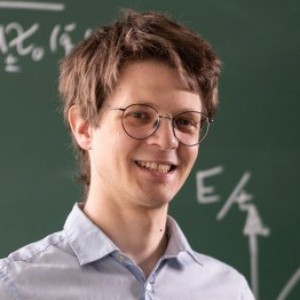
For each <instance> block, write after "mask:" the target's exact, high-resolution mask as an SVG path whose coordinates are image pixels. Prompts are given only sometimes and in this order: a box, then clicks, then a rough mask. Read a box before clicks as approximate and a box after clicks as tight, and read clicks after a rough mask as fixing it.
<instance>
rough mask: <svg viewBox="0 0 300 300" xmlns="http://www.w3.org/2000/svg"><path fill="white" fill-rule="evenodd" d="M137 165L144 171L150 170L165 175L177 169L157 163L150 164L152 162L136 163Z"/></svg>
mask: <svg viewBox="0 0 300 300" xmlns="http://www.w3.org/2000/svg"><path fill="white" fill-rule="evenodd" d="M136 164H137V165H138V166H139V167H142V168H144V169H148V170H151V171H155V172H159V173H164V174H165V173H169V172H170V171H172V170H173V169H175V166H174V165H169V164H162V163H155V162H150V161H136Z"/></svg>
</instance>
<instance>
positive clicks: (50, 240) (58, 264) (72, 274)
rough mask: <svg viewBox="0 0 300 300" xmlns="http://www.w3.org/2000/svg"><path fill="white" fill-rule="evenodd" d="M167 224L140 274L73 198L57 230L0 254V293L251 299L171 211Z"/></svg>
mask: <svg viewBox="0 0 300 300" xmlns="http://www.w3.org/2000/svg"><path fill="white" fill-rule="evenodd" d="M167 228H168V229H167V232H168V239H169V241H168V246H167V249H166V252H165V254H164V256H163V257H161V259H160V260H159V261H158V262H157V264H156V266H155V267H154V268H153V270H152V273H151V274H150V276H149V277H148V278H145V276H144V274H143V272H142V270H141V269H140V268H139V267H138V266H137V265H136V264H135V263H134V261H133V260H132V259H130V258H129V257H128V256H126V254H124V253H122V252H121V251H120V250H119V249H118V248H117V247H116V246H115V245H114V243H113V242H112V241H111V240H110V239H109V238H108V237H107V236H106V235H105V234H104V233H103V232H102V231H101V230H100V229H99V228H98V227H97V226H95V225H94V224H93V223H92V222H91V221H90V220H89V219H88V218H87V217H86V215H85V214H84V213H83V212H82V210H81V209H80V207H79V205H77V204H76V205H75V206H74V207H73V210H72V212H71V213H70V215H69V217H68V219H67V221H66V223H65V226H64V229H63V230H62V231H60V232H57V233H54V234H52V235H49V236H48V237H46V238H45V239H43V240H41V241H39V242H36V243H33V244H30V245H27V246H25V247H23V248H21V249H19V250H18V251H16V252H14V253H12V254H10V255H9V256H8V257H7V258H5V259H3V260H0V299H1V300H11V299H15V300H25V299H30V300H34V299H39V300H48V299H49V300H50V299H51V300H60V299H68V300H76V299H80V300H94V299H95V300H96V299H97V300H98V299H101V300H102V299H105V300H106V299H107V300H109V299H112V300H117V299H122V300H124V299H126V300H130V299H140V300H141V299H145V300H146V299H147V300H148V299H149V300H150V299H153V300H154V299H155V300H156V299H157V300H158V299H160V300H164V299H172V300H176V299H178V300H183V299H184V300H185V299H187V300H193V299H197V300H198V299H203V300H222V299H226V300H242V299H243V300H253V299H254V297H253V295H252V293H251V291H250V289H249V287H248V284H247V282H246V280H245V278H244V277H243V276H242V275H241V274H239V273H238V272H237V271H236V270H234V269H233V268H231V267H229V266H227V265H225V264H224V263H221V262H219V261H218V260H215V259H213V258H211V257H208V256H206V255H203V254H199V253H196V252H195V251H193V250H192V249H191V247H190V246H189V244H188V242H187V240H186V238H185V237H184V235H183V233H182V231H181V230H180V228H179V227H178V225H177V224H176V222H175V221H174V220H173V219H172V218H171V217H168V221H167Z"/></svg>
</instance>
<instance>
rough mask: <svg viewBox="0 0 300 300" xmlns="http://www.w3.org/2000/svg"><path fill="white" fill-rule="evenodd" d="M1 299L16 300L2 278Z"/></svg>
mask: <svg viewBox="0 0 300 300" xmlns="http://www.w3.org/2000/svg"><path fill="white" fill-rule="evenodd" d="M0 299H1V300H15V298H14V297H13V296H12V295H11V294H10V293H9V291H8V289H7V286H6V285H5V284H4V282H3V281H2V279H1V278H0Z"/></svg>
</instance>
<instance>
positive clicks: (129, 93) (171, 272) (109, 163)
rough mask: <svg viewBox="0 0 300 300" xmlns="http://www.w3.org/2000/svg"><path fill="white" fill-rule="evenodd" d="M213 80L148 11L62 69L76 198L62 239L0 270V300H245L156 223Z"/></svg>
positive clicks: (177, 233)
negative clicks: (77, 175)
mask: <svg viewBox="0 0 300 300" xmlns="http://www.w3.org/2000/svg"><path fill="white" fill-rule="evenodd" d="M219 73H220V61H219V59H218V58H217V57H216V55H215V54H214V52H213V50H212V49H211V47H210V46H209V45H208V43H207V42H205V41H204V40H203V39H202V38H200V37H199V36H198V35H196V34H195V33H193V32H191V31H190V30H188V29H187V28H185V27H183V26H181V25H179V24H176V23H174V22H173V21H171V20H170V19H168V18H167V17H165V16H163V15H159V14H155V13H144V14H140V13H136V12H127V14H126V16H125V18H124V20H121V21H118V22H116V23H114V24H112V25H111V26H108V27H102V28H100V29H99V30H98V31H96V32H95V33H94V34H93V35H92V36H91V37H89V38H88V39H86V40H85V41H83V42H82V43H81V44H80V45H79V46H78V47H77V48H76V49H75V50H74V51H73V52H72V53H71V54H70V55H69V56H68V57H66V58H65V59H64V60H63V61H62V64H61V75H60V86H59V89H60V93H61V97H62V100H63V103H64V115H65V119H66V120H67V122H68V124H69V125H70V129H71V131H72V136H73V138H74V145H75V148H76V149H77V152H78V159H79V161H80V165H81V178H82V180H83V182H84V184H85V187H86V199H85V202H84V203H80V204H76V205H75V206H74V208H73V210H72V212H71V213H70V215H69V217H68V219H67V221H66V223H65V226H64V229H63V231H61V232H58V233H54V234H52V235H50V236H48V237H46V238H45V239H44V240H42V241H39V242H37V243H34V244H31V245H28V246H26V247H24V248H22V249H20V250H18V251H16V252H15V253H12V254H11V255H10V256H8V258H6V259H4V260H2V261H1V263H0V299H43V300H46V299H56V300H57V299H205V300H209V299H214V300H216V299H218V300H219V299H230V300H231V299H254V298H253V296H252V294H251V292H250V290H249V288H248V285H247V283H246V281H245V279H244V277H243V276H242V275H240V274H239V273H238V272H237V271H235V270H234V269H232V268H231V267H229V266H227V265H225V264H223V263H221V262H219V261H217V260H215V259H213V258H210V257H208V256H205V255H202V254H199V253H196V252H195V251H194V250H192V249H191V247H190V246H189V244H188V242H187V240H186V239H185V237H184V235H183V233H182V232H181V230H180V228H179V226H178V225H177V224H176V222H175V220H174V219H172V218H171V217H169V216H167V212H168V206H169V203H170V201H171V200H172V199H173V197H174V196H175V195H176V193H177V192H178V191H179V189H180V188H181V186H182V185H183V183H184V182H185V180H186V178H187V176H188V175H189V173H190V171H191V168H192V167H193V165H194V163H195V161H196V158H197V154H198V150H199V145H200V143H201V142H202V141H203V139H204V138H205V136H206V134H207V130H208V128H209V124H210V122H211V119H212V116H213V114H214V111H215V109H216V107H217V83H218V77H219Z"/></svg>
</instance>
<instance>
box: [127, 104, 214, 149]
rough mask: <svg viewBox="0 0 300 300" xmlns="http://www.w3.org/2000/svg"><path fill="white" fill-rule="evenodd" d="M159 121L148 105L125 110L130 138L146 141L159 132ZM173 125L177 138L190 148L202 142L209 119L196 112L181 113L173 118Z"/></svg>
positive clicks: (157, 115) (130, 107) (137, 105)
mask: <svg viewBox="0 0 300 300" xmlns="http://www.w3.org/2000/svg"><path fill="white" fill-rule="evenodd" d="M161 118H162V117H161ZM163 118H164V117H163ZM170 119H171V118H170ZM159 120H160V116H159V114H158V112H157V111H156V110H155V109H154V108H153V107H151V106H149V105H147V104H133V105H130V106H128V107H127V108H126V109H125V110H124V112H123V117H122V124H123V127H124V130H125V131H126V133H127V134H128V135H129V136H131V137H133V138H135V139H145V138H147V137H149V136H150V135H152V134H153V133H154V132H155V131H156V130H157V128H158V126H159ZM172 123H173V130H174V134H175V136H176V138H177V139H178V140H179V141H180V142H181V143H183V144H185V145H188V146H192V145H196V144H198V143H199V142H201V141H202V140H203V139H204V138H205V136H206V135H207V132H208V127H209V122H208V119H207V118H206V117H205V116H204V115H203V114H201V113H200V112H196V111H187V112H183V113H180V114H179V115H177V116H175V117H174V118H172Z"/></svg>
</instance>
